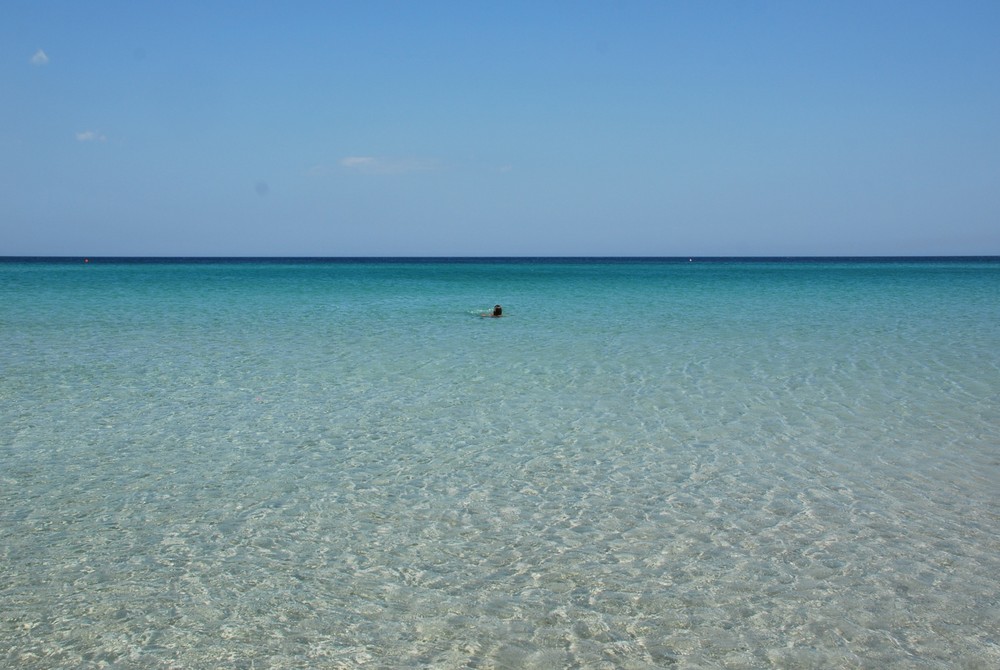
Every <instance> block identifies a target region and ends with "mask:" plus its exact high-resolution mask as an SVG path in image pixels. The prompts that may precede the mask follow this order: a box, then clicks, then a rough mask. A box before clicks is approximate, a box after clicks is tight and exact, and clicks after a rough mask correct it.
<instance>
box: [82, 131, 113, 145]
mask: <svg viewBox="0 0 1000 670" xmlns="http://www.w3.org/2000/svg"><path fill="white" fill-rule="evenodd" d="M107 140H108V138H107V136H106V135H104V134H103V133H99V132H97V131H95V130H84V131H83V132H82V133H77V134H76V141H77V142H107Z"/></svg>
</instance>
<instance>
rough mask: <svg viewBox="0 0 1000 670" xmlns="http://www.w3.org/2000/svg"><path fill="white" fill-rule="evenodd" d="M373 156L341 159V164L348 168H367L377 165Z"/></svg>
mask: <svg viewBox="0 0 1000 670" xmlns="http://www.w3.org/2000/svg"><path fill="white" fill-rule="evenodd" d="M377 163H378V162H377V161H376V160H375V159H374V158H372V157H371V156H348V157H346V158H341V159H340V164H341V165H343V166H344V167H347V168H365V167H373V166H375V165H377Z"/></svg>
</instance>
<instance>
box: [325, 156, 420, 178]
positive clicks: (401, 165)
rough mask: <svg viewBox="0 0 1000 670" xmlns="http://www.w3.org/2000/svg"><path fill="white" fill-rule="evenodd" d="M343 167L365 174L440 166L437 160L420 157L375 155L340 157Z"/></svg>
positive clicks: (409, 171) (413, 170) (397, 172)
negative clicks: (380, 156) (382, 156)
mask: <svg viewBox="0 0 1000 670" xmlns="http://www.w3.org/2000/svg"><path fill="white" fill-rule="evenodd" d="M340 165H341V167H345V168H348V169H350V170H356V171H358V172H363V173H365V174H406V173H411V172H429V171H431V170H435V169H437V167H438V164H437V162H436V161H433V160H422V159H418V158H376V157H374V156H347V157H346V158H341V159H340Z"/></svg>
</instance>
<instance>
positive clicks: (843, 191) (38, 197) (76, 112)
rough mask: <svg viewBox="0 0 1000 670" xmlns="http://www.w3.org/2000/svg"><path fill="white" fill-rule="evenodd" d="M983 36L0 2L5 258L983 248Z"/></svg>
mask: <svg viewBox="0 0 1000 670" xmlns="http://www.w3.org/2000/svg"><path fill="white" fill-rule="evenodd" d="M998 35H1000V2H996V0H986V1H983V2H973V1H964V0H955V1H954V2H946V1H944V0H940V1H935V2H927V1H923V0H905V1H893V0H864V1H855V0H839V1H837V2H820V1H817V2H801V1H799V0H795V1H789V2H754V1H752V0H747V1H740V2H727V1H722V0H719V1H709V0H706V1H702V2H694V1H680V0H677V1H672V0H662V1H654V2H641V1H628V0H621V1H611V0H607V1H603V2H592V1H588V0H580V1H577V2H563V1H556V0H552V1H545V0H534V1H532V2H520V1H518V0H504V1H496V2H492V1H487V0H476V1H470V0H464V1H455V2H446V1H434V0H426V1H418V0H412V1H409V2H388V1H384V0H364V1H360V0H359V1H357V2H348V1H337V2H334V1H322V2H310V1H307V0H299V1H275V2H268V1H253V0H239V1H235V2H229V1H223V0H219V1H214V2H213V1H211V0H200V1H196V2H190V1H188V0H171V1H169V2H161V1H159V0H149V1H146V2H134V1H131V0H129V1H123V2H118V1H113V0H106V1H99V0H95V1H94V2H79V1H78V0H72V1H55V0H53V1H46V0H33V1H26V0H5V1H4V3H3V7H2V8H0V256H23V255H42V256H78V255H79V256H84V255H93V256H817V255H819V256H845V255H849V256H865V255H998V254H1000V38H998Z"/></svg>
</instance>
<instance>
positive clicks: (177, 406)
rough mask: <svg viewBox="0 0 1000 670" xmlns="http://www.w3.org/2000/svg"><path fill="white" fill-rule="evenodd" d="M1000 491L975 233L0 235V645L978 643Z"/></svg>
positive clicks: (309, 662) (987, 265) (296, 658)
mask: <svg viewBox="0 0 1000 670" xmlns="http://www.w3.org/2000/svg"><path fill="white" fill-rule="evenodd" d="M496 302H500V303H502V304H503V305H504V309H505V314H506V316H505V318H502V319H483V318H480V317H479V316H478V314H479V312H481V311H485V310H487V309H488V308H490V307H491V306H492V305H493V304H494V303H496ZM997 491H1000V262H996V261H966V262H958V261H941V262H932V261H925V262H917V261H912V262H898V261H897V262H874V261H864V262H858V261H841V262H822V263H821V262H768V263H765V262H737V261H729V262H693V263H677V262H651V261H647V262H625V261H618V262H609V261H606V262H594V261H576V262H570V261H558V262H557V261H549V262H543V261H507V262H499V261H490V262H485V261H483V262H427V261H422V262H411V263H403V262H339V263H322V262H309V263H305V262H211V263H210V262H198V263H166V262H158V263H138V262H132V263H123V262H118V263H111V262H99V261H97V260H95V261H94V262H91V263H89V264H83V263H82V262H81V263H69V262H63V263H26V262H11V261H8V262H3V263H0V664H7V665H11V666H17V667H23V668H56V667H81V666H94V667H97V666H101V665H102V664H103V665H109V666H115V667H178V668H186V667H190V668H197V667H221V666H224V667H237V668H241V667H242V668H251V667H256V668H259V667H302V668H306V667H329V668H338V667H359V666H366V667H384V668H399V667H427V666H433V667H442V668H449V667H450V668H463V667H478V668H522V667H537V668H555V667H580V668H592V667H594V668H596V667H624V668H659V667H680V668H695V667H726V668H730V667H731V668H758V667H761V668H763V667H789V668H802V667H871V668H882V667H890V666H891V667H915V668H950V667H969V668H976V667H983V668H987V667H997V666H998V665H1000V624H998V621H1000V581H998V575H1000V503H998V496H997Z"/></svg>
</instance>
